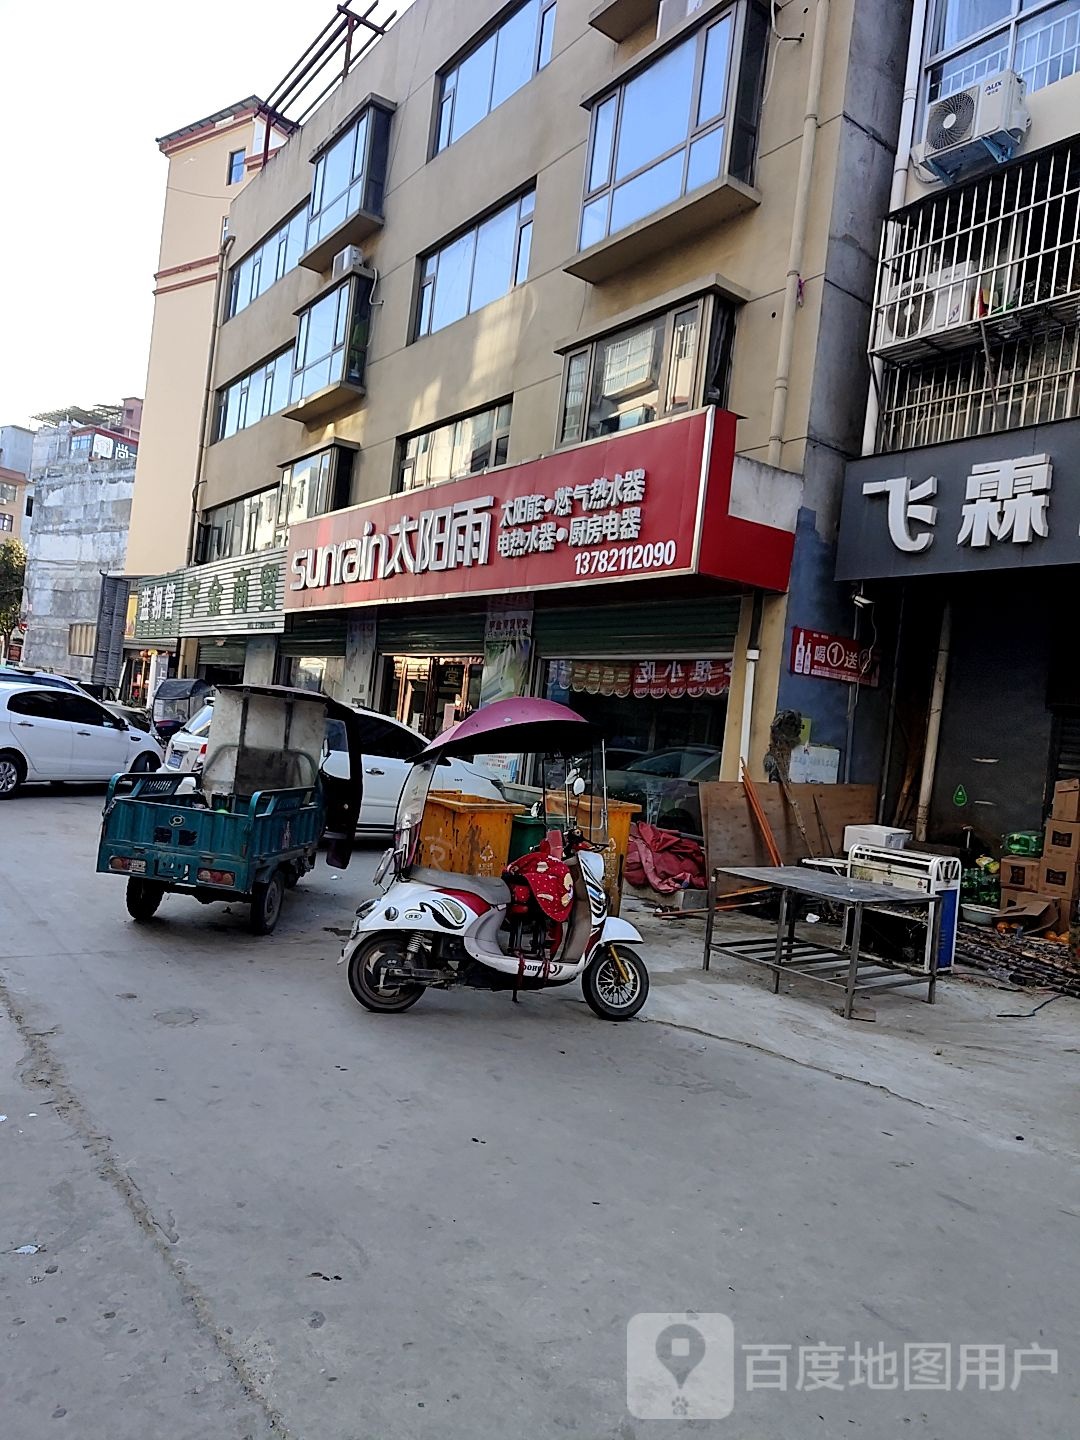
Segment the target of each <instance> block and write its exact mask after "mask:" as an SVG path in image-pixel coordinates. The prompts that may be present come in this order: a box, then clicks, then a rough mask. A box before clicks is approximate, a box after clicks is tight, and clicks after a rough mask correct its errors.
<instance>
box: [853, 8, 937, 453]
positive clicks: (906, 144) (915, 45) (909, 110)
mask: <svg viewBox="0 0 1080 1440" xmlns="http://www.w3.org/2000/svg"><path fill="white" fill-rule="evenodd" d="M926 12H927V0H915V3H914V5H913V6H912V10H911V33H910V35H909V36H908V53H907V72H906V73H905V75H904V100H903V103H902V105H901V107H900V131H899V134H898V136H897V141H896V154H895V156H894V157H893V177H892V189H891V190H890V192H889V214H890V215H891V214H892V212H893V211H894V210H898V209H899V208H900V206H901V205H903V203H904V197H905V195H906V194H907V176H908V159H909V157H910V155H911V145H912V141H913V140H914V138H915V111H916V108H917V106H918V103H919V82H920V81H921V79H922V55H923V31H924V30H925V28H926ZM870 370H871V375H872V379H871V383H870V393H869V394H868V395H867V397H866V421H865V423H864V425H863V443H862V453H863V454H864V455H872V454H873V453H874V447H875V445H876V444H877V426H878V415H879V413H880V410H881V379H882V376H883V375H884V373H885V366H884V364H883V363H882V361H881V360H880V359H879V358H878V357H877V356H876V355H875V356H874V358H873V359H872V360H871V362H870Z"/></svg>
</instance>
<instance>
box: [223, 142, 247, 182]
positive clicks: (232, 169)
mask: <svg viewBox="0 0 1080 1440" xmlns="http://www.w3.org/2000/svg"><path fill="white" fill-rule="evenodd" d="M238 156H239V171H240V173H239V174H237V173H236V171H237V157H238ZM246 160H247V150H246V149H240V150H230V151H229V160H228V164H227V165H226V167H225V184H226V185H239V184H240V181H241V180H243V178H244V174H245V161H246Z"/></svg>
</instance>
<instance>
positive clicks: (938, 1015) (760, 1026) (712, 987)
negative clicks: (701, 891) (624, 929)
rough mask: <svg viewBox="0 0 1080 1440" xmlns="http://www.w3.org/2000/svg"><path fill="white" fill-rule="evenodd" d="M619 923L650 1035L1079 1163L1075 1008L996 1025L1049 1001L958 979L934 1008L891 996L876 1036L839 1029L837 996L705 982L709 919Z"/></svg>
mask: <svg viewBox="0 0 1080 1440" xmlns="http://www.w3.org/2000/svg"><path fill="white" fill-rule="evenodd" d="M622 913H623V916H624V918H625V919H627V920H629V921H630V922H631V923H632V924H634V925H636V926H637V927H638V928H639V929H640V930H641V932H642V935H643V936H644V939H645V951H644V953H645V957H646V960H647V962H648V965H649V972H650V975H651V977H652V989H651V992H650V995H649V1002H648V1004H647V1006H646V1008H645V1011H644V1012H643V1018H645V1019H646V1020H648V1021H650V1022H651V1023H653V1024H661V1025H674V1026H678V1027H679V1028H680V1029H684V1030H691V1031H699V1032H701V1033H702V1034H704V1035H711V1036H715V1037H717V1038H719V1039H723V1040H728V1041H731V1042H733V1043H735V1044H739V1045H746V1046H748V1047H750V1048H752V1049H754V1050H759V1051H762V1052H764V1053H766V1054H769V1055H779V1056H783V1057H785V1058H786V1059H788V1060H794V1061H795V1062H797V1063H798V1064H800V1065H806V1066H808V1067H809V1068H810V1069H813V1070H817V1071H821V1072H823V1073H825V1074H829V1075H835V1076H837V1077H839V1078H842V1079H846V1080H851V1081H854V1082H857V1083H859V1084H862V1085H870V1086H875V1087H877V1088H879V1089H881V1090H885V1091H887V1092H888V1093H890V1094H892V1095H896V1096H899V1097H900V1098H902V1099H905V1100H910V1101H912V1102H913V1103H914V1104H917V1105H921V1106H924V1107H926V1108H927V1109H930V1110H935V1111H939V1112H941V1113H942V1114H944V1115H948V1116H950V1117H952V1118H953V1119H956V1120H960V1121H963V1122H964V1123H965V1124H967V1125H970V1126H971V1127H972V1128H973V1129H974V1130H976V1131H979V1132H980V1133H982V1134H985V1135H988V1136H990V1137H993V1138H996V1139H998V1140H1000V1141H1001V1143H1003V1144H1006V1145H1009V1146H1012V1147H1015V1146H1016V1145H1017V1144H1024V1145H1030V1146H1033V1147H1035V1148H1037V1149H1041V1150H1045V1151H1047V1152H1048V1153H1060V1154H1064V1155H1068V1156H1072V1157H1077V1156H1080V1113H1078V1111H1077V1107H1076V1104H1075V1084H1076V1073H1077V1058H1076V1057H1077V1055H1080V1002H1078V1001H1076V1000H1072V999H1069V998H1067V997H1065V996H1061V997H1059V998H1058V999H1057V1000H1055V1002H1054V1003H1053V1004H1052V1005H1048V1006H1046V1008H1045V1009H1043V1010H1041V1011H1040V1012H1039V1013H1038V1015H1035V1016H1033V1017H1032V1018H1030V1019H1002V1018H999V1017H1000V1016H1001V1014H1002V1012H1010V1013H1016V1012H1021V1013H1026V1012H1030V1011H1031V1010H1033V1009H1034V1008H1035V1006H1036V1005H1037V1004H1038V1003H1039V1001H1040V1000H1043V999H1046V998H1047V996H1048V994H1049V993H1050V992H1048V991H1035V990H1019V989H1010V988H1007V987H1003V986H1000V985H998V984H997V983H996V982H993V981H990V980H987V979H983V978H981V977H972V978H960V977H951V976H950V977H943V978H942V979H941V980H940V981H939V982H938V990H937V1003H936V1004H935V1005H932V1006H931V1005H927V1004H926V1003H925V1001H924V1000H923V999H921V998H919V997H921V995H922V993H923V992H922V991H921V990H920V989H913V990H912V991H910V992H905V991H902V990H893V991H889V992H886V993H885V994H883V995H882V996H881V997H880V998H879V999H878V1000H877V1002H876V1005H875V1010H876V1018H875V1019H874V1021H873V1022H871V1023H868V1022H866V1021H861V1020H845V1019H844V1018H843V1016H842V1015H839V1014H837V1013H836V1011H835V1009H834V1007H835V1006H836V1005H837V1003H838V1000H839V999H840V998H842V997H840V996H839V992H834V991H831V990H827V989H825V988H824V987H823V986H820V985H813V984H810V983H808V982H806V981H798V980H796V981H786V980H785V981H784V982H783V983H782V984H781V989H780V994H779V995H774V994H773V993H772V976H771V974H770V973H769V972H767V971H765V970H762V969H759V968H758V967H757V966H754V965H750V964H744V963H741V962H739V961H738V960H734V959H728V958H727V957H725V956H722V955H715V954H714V955H713V958H712V965H711V968H710V970H709V972H708V973H705V972H704V971H703V970H702V968H701V962H702V955H703V950H704V941H705V924H704V920H703V919H698V918H695V917H692V918H688V919H678V920H675V919H671V920H669V919H660V918H657V917H656V916H655V915H654V913H653V907H651V906H649V905H646V904H645V903H643V902H642V901H639V900H635V899H632V898H630V899H626V900H625V901H624V903H623V911H622ZM717 924H718V927H719V928H718V932H717V933H718V935H719V933H720V931H721V930H722V931H723V933H724V934H726V935H730V936H731V937H732V938H735V937H736V936H741V935H753V934H761V933H773V931H774V926H773V925H772V923H771V922H769V921H762V920H756V919H753V918H750V917H746V916H742V915H739V916H724V917H722V918H720V919H719V920H718V922H717ZM818 938H821V936H820V930H819V936H818ZM1019 1137H1022V1140H1021V1139H1020V1138H1019Z"/></svg>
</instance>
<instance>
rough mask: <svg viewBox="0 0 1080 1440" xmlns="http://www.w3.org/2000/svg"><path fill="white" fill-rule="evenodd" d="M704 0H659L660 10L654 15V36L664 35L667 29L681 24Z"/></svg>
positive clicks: (699, 7) (672, 28) (658, 37)
mask: <svg viewBox="0 0 1080 1440" xmlns="http://www.w3.org/2000/svg"><path fill="white" fill-rule="evenodd" d="M704 3H705V0H660V10H659V13H658V14H657V17H656V38H657V39H658V40H659V39H660V37H661V35H666V34H667V33H668V31H669V30H674V28H675V26H676V25H681V24H682V22H683V21H684V20H685V19H686V17H687V16H688V15H693V13H694V11H695V10H700V9H701V7H702V5H703V4H704Z"/></svg>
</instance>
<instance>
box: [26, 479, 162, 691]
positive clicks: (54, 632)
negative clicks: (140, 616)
mask: <svg viewBox="0 0 1080 1440" xmlns="http://www.w3.org/2000/svg"><path fill="white" fill-rule="evenodd" d="M134 486H135V467H134V465H133V464H131V463H130V462H126V463H124V464H121V465H112V464H110V463H106V462H104V461H100V460H99V461H95V462H92V463H91V462H88V461H85V460H80V461H78V462H74V463H73V462H71V461H59V462H57V463H55V464H53V465H50V466H48V467H46V468H45V469H43V470H42V471H41V472H40V473H38V474H36V475H35V492H36V499H35V505H34V525H33V532H32V534H31V537H30V547H29V548H30V554H29V559H28V563H27V570H26V596H27V608H28V612H29V625H28V629H27V633H26V645H25V648H24V650H23V659H24V661H25V663H26V664H27V665H37V666H42V667H47V668H50V669H55V670H60V671H63V672H64V673H65V674H67V675H71V676H74V678H75V679H78V680H89V679H90V672H91V669H92V666H93V660H92V658H82V657H74V656H71V655H70V654H69V651H68V628H69V626H71V625H75V624H78V623H80V622H87V623H89V624H94V623H96V621H97V618H98V600H99V596H100V591H101V573H102V571H109V570H121V569H122V568H123V564H124V551H125V547H126V543H127V530H128V520H129V518H130V515H131V496H132V492H133V490H134Z"/></svg>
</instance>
